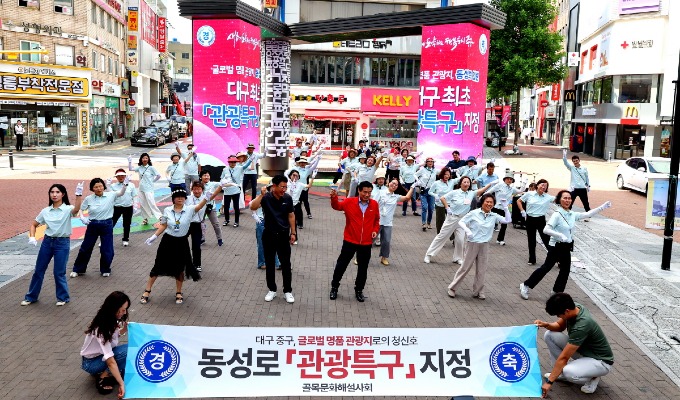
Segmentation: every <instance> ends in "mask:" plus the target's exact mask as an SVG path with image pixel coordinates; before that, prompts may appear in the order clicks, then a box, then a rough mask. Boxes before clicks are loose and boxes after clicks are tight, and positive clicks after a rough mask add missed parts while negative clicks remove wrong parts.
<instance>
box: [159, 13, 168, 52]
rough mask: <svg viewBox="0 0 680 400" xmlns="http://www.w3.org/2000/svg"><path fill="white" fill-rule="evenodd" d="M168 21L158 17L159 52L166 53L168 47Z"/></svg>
mask: <svg viewBox="0 0 680 400" xmlns="http://www.w3.org/2000/svg"><path fill="white" fill-rule="evenodd" d="M166 25H167V20H166V18H165V17H158V51H159V52H161V53H165V51H166V50H167V45H168V37H167V30H166V28H167V26H166Z"/></svg>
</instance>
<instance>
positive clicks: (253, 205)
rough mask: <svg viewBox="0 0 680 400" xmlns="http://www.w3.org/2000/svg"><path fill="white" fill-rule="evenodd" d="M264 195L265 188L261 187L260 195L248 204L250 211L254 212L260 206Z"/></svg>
mask: <svg viewBox="0 0 680 400" xmlns="http://www.w3.org/2000/svg"><path fill="white" fill-rule="evenodd" d="M266 193H267V187H266V186H262V189H260V194H259V195H258V196H257V197H256V198H254V199H253V200H252V201H251V202H250V209H251V210H253V211H255V210H257V209H258V208H260V204H261V203H262V198H263V197H264V195H265V194H266Z"/></svg>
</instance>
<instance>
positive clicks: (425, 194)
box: [416, 157, 437, 232]
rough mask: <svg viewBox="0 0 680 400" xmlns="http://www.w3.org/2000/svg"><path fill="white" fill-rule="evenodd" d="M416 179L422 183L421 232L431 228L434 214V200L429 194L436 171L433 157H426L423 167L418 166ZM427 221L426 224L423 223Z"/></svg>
mask: <svg viewBox="0 0 680 400" xmlns="http://www.w3.org/2000/svg"><path fill="white" fill-rule="evenodd" d="M416 179H418V180H419V181H420V183H422V185H421V186H420V207H421V212H422V214H421V222H422V224H423V227H422V228H423V232H425V231H426V230H427V229H432V216H433V214H434V205H435V200H434V196H433V195H432V194H430V189H432V185H434V183H435V181H436V180H437V171H435V169H434V158H432V157H428V158H427V159H426V160H425V167H423V168H420V169H419V170H418V171H417V172H416ZM426 223H427V225H425V224H426Z"/></svg>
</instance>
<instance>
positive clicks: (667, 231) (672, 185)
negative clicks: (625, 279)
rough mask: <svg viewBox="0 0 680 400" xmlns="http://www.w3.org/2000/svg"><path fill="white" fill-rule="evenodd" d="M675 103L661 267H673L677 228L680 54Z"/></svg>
mask: <svg viewBox="0 0 680 400" xmlns="http://www.w3.org/2000/svg"><path fill="white" fill-rule="evenodd" d="M673 83H675V101H674V103H675V105H674V107H673V135H672V136H671V170H670V174H669V175H668V200H667V202H666V223H665V226H664V230H663V252H662V254H661V269H662V270H665V271H669V270H670V269H671V253H672V252H673V231H674V229H675V200H676V196H677V193H678V169H680V166H679V165H678V163H680V90H678V89H680V88H678V84H679V83H680V56H679V61H678V77H677V78H676V80H675V81H673Z"/></svg>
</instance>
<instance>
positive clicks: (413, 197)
mask: <svg viewBox="0 0 680 400" xmlns="http://www.w3.org/2000/svg"><path fill="white" fill-rule="evenodd" d="M403 186H404V189H406V194H408V191H409V189H411V186H413V183H404V185H403ZM411 208H412V209H413V212H416V210H417V209H418V205H417V204H416V191H415V189H414V190H413V193H412V194H411ZM406 209H408V200H406V201H405V202H403V203H402V206H401V211H402V212H404V213H406Z"/></svg>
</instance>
